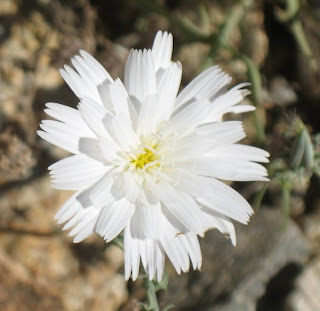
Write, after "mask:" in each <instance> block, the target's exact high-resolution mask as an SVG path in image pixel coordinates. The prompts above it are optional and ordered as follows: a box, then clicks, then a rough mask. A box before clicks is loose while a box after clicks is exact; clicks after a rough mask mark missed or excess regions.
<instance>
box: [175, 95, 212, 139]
mask: <svg viewBox="0 0 320 311" xmlns="http://www.w3.org/2000/svg"><path fill="white" fill-rule="evenodd" d="M212 109H213V107H212V104H211V103H210V102H209V101H208V100H201V99H197V98H194V99H192V100H190V101H189V102H188V103H186V104H185V105H183V106H181V107H180V109H178V110H176V111H175V112H174V114H173V115H172V118H171V121H170V122H171V123H172V125H173V127H174V128H175V129H176V131H177V133H179V134H180V135H181V136H187V134H189V133H190V132H192V131H193V130H194V129H195V128H196V127H197V126H199V125H200V124H202V123H203V121H204V120H205V119H206V117H207V116H208V114H210V112H211V111H212Z"/></svg>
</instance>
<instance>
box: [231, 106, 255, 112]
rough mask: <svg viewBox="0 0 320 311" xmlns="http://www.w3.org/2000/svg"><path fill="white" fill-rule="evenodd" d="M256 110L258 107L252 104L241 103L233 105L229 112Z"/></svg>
mask: <svg viewBox="0 0 320 311" xmlns="http://www.w3.org/2000/svg"><path fill="white" fill-rule="evenodd" d="M254 110H256V107H254V106H252V105H239V106H234V107H231V108H230V109H229V111H228V112H232V113H243V112H249V111H254Z"/></svg>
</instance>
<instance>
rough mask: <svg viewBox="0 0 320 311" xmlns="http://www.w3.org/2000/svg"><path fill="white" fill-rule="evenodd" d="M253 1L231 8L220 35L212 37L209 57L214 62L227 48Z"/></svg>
mask: <svg viewBox="0 0 320 311" xmlns="http://www.w3.org/2000/svg"><path fill="white" fill-rule="evenodd" d="M252 3H253V0H242V1H240V3H237V4H236V5H234V6H233V7H232V8H231V11H230V13H229V14H228V16H227V18H226V20H225V22H224V23H223V24H222V25H221V26H220V28H219V30H218V33H217V34H214V35H211V50H210V52H209V55H208V57H209V58H210V59H211V61H212V60H214V59H215V58H216V56H217V54H218V52H219V50H220V48H222V47H224V46H227V45H228V41H229V37H230V35H231V34H232V32H233V31H234V29H235V28H236V27H237V26H238V25H239V23H240V22H241V21H242V19H243V17H244V16H245V14H246V12H247V11H248V9H249V8H250V7H251V5H252Z"/></svg>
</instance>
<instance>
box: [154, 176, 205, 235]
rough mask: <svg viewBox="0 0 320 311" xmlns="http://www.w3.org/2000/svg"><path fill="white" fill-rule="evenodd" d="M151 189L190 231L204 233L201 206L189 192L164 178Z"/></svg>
mask: <svg viewBox="0 0 320 311" xmlns="http://www.w3.org/2000/svg"><path fill="white" fill-rule="evenodd" d="M151 191H152V192H153V193H154V194H155V195H156V196H157V197H158V198H159V200H160V201H161V202H162V203H163V204H164V205H165V206H166V207H167V208H168V209H169V210H170V212H171V213H172V214H173V215H174V216H175V217H176V218H177V219H178V220H179V221H181V223H183V224H184V225H185V226H186V227H187V228H188V229H189V230H190V231H192V232H195V233H197V234H199V235H203V223H202V220H201V219H202V216H201V210H200V207H199V206H198V205H197V203H196V202H195V201H194V200H193V199H192V198H191V197H190V196H189V195H188V194H186V193H183V192H181V191H178V190H176V189H175V188H174V187H173V186H171V185H169V184H168V183H166V182H165V181H163V180H160V182H159V183H158V184H154V185H153V188H152V189H151Z"/></svg>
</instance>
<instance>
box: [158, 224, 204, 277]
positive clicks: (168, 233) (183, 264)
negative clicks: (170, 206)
mask: <svg viewBox="0 0 320 311" xmlns="http://www.w3.org/2000/svg"><path fill="white" fill-rule="evenodd" d="M164 224H165V225H164V228H163V230H162V236H161V244H162V246H163V249H164V251H165V252H166V254H167V256H168V257H169V259H170V261H171V262H172V264H173V266H174V267H175V269H176V271H177V273H178V274H180V273H181V270H182V271H183V272H187V271H189V266H190V261H189V256H190V258H191V260H192V263H193V267H194V268H195V269H197V268H198V269H199V268H200V267H201V262H202V257H201V250H200V245H199V242H198V239H197V236H196V234H194V233H183V232H177V230H176V229H175V228H174V227H173V226H172V225H171V224H170V223H169V222H164Z"/></svg>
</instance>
